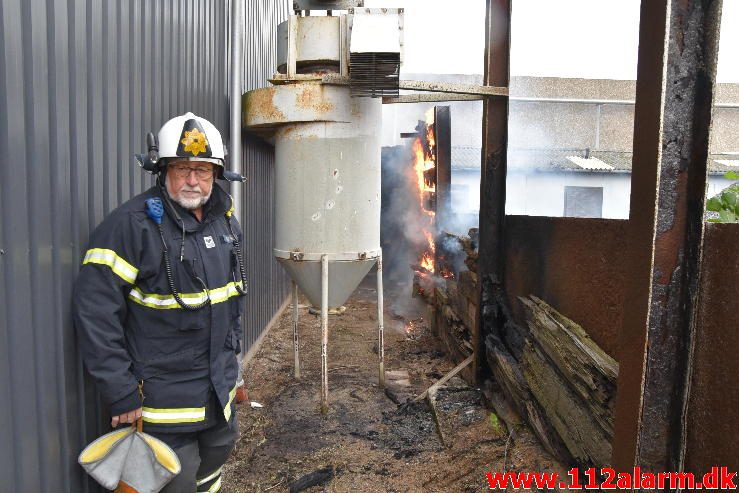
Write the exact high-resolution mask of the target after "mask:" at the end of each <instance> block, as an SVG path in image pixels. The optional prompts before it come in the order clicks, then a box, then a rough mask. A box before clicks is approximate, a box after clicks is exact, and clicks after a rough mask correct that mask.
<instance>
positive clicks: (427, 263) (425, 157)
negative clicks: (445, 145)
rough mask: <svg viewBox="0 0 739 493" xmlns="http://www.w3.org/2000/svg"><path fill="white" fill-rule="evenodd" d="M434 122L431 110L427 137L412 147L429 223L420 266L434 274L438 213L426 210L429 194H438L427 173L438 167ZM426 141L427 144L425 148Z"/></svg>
mask: <svg viewBox="0 0 739 493" xmlns="http://www.w3.org/2000/svg"><path fill="white" fill-rule="evenodd" d="M433 121H434V110H433V108H431V109H430V110H429V112H427V113H426V129H425V135H420V136H418V137H416V138H415V139H414V140H413V145H412V154H413V156H412V157H413V171H414V173H415V175H416V183H417V187H418V201H419V205H420V209H421V212H422V213H423V216H424V217H425V220H426V221H427V224H424V225H423V234H424V237H425V238H426V244H427V246H426V248H425V251H424V253H423V255H422V256H421V261H420V266H421V268H422V269H424V270H425V271H426V272H428V273H434V272H435V271H436V266H435V262H434V258H435V252H436V244H435V242H434V235H433V233H432V231H433V230H434V216H435V215H436V212H435V211H430V210H427V209H426V208H425V203H426V197H427V194H429V193H434V192H436V184H435V183H434V178H432V177H430V178H428V179H427V174H428V173H427V172H428V171H431V170H433V169H434V168H435V167H436V163H435V162H434V156H435V148H436V137H435V135H434V129H433ZM424 141H425V143H426V146H425V147H424ZM432 176H433V174H432Z"/></svg>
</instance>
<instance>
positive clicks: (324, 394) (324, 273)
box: [321, 255, 328, 414]
mask: <svg viewBox="0 0 739 493" xmlns="http://www.w3.org/2000/svg"><path fill="white" fill-rule="evenodd" d="M321 413H323V414H327V413H328V255H321Z"/></svg>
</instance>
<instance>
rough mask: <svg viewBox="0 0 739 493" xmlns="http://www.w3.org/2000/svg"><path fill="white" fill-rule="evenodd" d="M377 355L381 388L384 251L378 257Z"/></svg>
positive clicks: (383, 355)
mask: <svg viewBox="0 0 739 493" xmlns="http://www.w3.org/2000/svg"><path fill="white" fill-rule="evenodd" d="M377 323H378V331H377V355H378V358H379V363H380V379H379V382H380V388H381V389H384V388H385V307H384V300H383V294H382V253H380V258H378V259H377Z"/></svg>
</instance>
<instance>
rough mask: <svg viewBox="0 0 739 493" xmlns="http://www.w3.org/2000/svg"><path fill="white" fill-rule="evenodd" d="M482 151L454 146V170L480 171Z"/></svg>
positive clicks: (475, 148) (476, 148)
mask: <svg viewBox="0 0 739 493" xmlns="http://www.w3.org/2000/svg"><path fill="white" fill-rule="evenodd" d="M481 156H482V149H480V148H479V147H464V146H452V169H480V159H481Z"/></svg>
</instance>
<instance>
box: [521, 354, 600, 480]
mask: <svg viewBox="0 0 739 493" xmlns="http://www.w3.org/2000/svg"><path fill="white" fill-rule="evenodd" d="M522 367H523V375H524V378H525V380H526V383H527V384H528V387H529V389H530V391H531V394H532V395H533V396H534V397H535V398H536V400H537V401H538V402H539V404H540V405H541V408H542V409H543V410H544V413H545V414H546V417H547V421H548V422H549V423H551V425H552V427H553V428H554V429H555V430H556V431H557V434H558V435H559V437H560V438H561V439H562V441H564V443H565V445H566V447H567V449H568V450H569V451H570V453H571V454H572V456H573V457H574V458H575V460H576V461H577V462H578V463H580V464H583V465H585V464H592V465H595V466H599V467H602V466H605V465H608V464H610V462H611V440H610V437H608V436H607V435H606V432H605V431H604V430H603V429H602V428H601V427H600V426H599V425H598V423H597V422H596V420H595V419H593V416H592V414H591V413H590V411H589V409H588V407H587V406H583V405H582V402H581V399H580V398H579V397H578V396H577V395H576V394H575V392H574V391H573V390H572V386H571V385H570V384H569V382H568V381H566V380H565V379H563V378H562V377H561V376H560V374H559V373H558V372H556V371H552V370H553V369H552V367H551V365H550V364H549V362H548V360H547V357H546V356H545V355H544V354H543V353H542V351H541V350H540V349H539V348H538V347H537V346H536V345H535V344H534V343H532V342H531V341H527V342H526V346H525V348H524V352H523V361H522Z"/></svg>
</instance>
